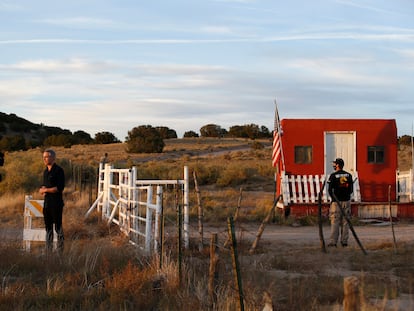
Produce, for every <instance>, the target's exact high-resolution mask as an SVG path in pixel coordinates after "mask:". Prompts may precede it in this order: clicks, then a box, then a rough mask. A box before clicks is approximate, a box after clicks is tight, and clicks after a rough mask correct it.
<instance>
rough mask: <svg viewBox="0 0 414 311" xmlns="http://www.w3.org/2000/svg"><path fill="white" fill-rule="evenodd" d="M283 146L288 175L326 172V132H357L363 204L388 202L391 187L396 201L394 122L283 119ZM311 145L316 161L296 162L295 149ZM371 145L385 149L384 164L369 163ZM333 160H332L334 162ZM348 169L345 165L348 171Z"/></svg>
mask: <svg viewBox="0 0 414 311" xmlns="http://www.w3.org/2000/svg"><path fill="white" fill-rule="evenodd" d="M281 126H282V129H283V136H282V146H283V153H284V160H285V167H286V172H287V173H288V174H293V175H304V174H312V175H315V174H323V173H324V150H325V149H324V132H327V131H354V132H356V168H357V171H358V174H359V183H360V188H361V198H362V201H364V202H386V201H388V187H389V185H390V186H391V198H392V200H395V197H396V192H395V184H396V170H397V165H398V162H397V127H396V123H395V120H378V119H373V120H371V119H283V120H282V121H281ZM307 145H311V146H312V147H313V148H312V151H313V155H312V159H313V162H312V163H311V164H296V163H295V154H294V149H295V146H307ZM368 146H384V148H385V161H384V163H382V164H370V163H368V151H367V148H368ZM332 160H333V159H332ZM344 169H345V170H346V163H345V168H344Z"/></svg>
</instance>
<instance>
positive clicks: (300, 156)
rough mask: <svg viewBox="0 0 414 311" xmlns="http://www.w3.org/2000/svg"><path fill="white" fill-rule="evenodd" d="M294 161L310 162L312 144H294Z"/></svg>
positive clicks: (300, 162)
mask: <svg viewBox="0 0 414 311" xmlns="http://www.w3.org/2000/svg"><path fill="white" fill-rule="evenodd" d="M295 163H296V164H311V163H312V146H295Z"/></svg>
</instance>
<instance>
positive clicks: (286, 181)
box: [280, 172, 361, 206]
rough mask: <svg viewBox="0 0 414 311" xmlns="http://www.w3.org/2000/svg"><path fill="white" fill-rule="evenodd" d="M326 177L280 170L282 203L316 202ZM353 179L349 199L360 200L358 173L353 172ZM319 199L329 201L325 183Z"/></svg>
mask: <svg viewBox="0 0 414 311" xmlns="http://www.w3.org/2000/svg"><path fill="white" fill-rule="evenodd" d="M327 178H328V176H325V175H286V173H285V172H282V174H281V177H280V179H281V180H280V185H281V194H282V197H283V203H284V205H285V206H287V205H289V204H291V203H298V204H301V203H317V202H318V196H319V193H320V191H321V189H322V187H323V185H324V183H325V181H327ZM353 179H354V193H353V194H352V197H351V200H353V201H354V202H360V201H361V193H360V188H359V179H358V173H355V175H354V176H353ZM321 201H322V203H329V202H330V197H329V193H328V187H327V185H325V186H324V187H323V192H322V196H321Z"/></svg>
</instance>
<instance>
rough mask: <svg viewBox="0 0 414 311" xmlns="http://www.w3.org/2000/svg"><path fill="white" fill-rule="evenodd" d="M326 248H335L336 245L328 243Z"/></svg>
mask: <svg viewBox="0 0 414 311" xmlns="http://www.w3.org/2000/svg"><path fill="white" fill-rule="evenodd" d="M328 247H336V244H335V243H329V244H328Z"/></svg>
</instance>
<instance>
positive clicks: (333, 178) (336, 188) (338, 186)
mask: <svg viewBox="0 0 414 311" xmlns="http://www.w3.org/2000/svg"><path fill="white" fill-rule="evenodd" d="M344 164H345V163H344V160H343V159H341V158H337V159H336V160H335V161H333V168H334V170H335V172H333V173H332V174H331V175H330V176H329V179H328V192H329V195H330V196H331V198H332V203H331V206H330V209H329V218H330V220H331V237H330V242H329V244H328V246H330V247H336V243H337V242H338V238H339V228H341V244H342V246H343V247H346V246H348V237H349V225H348V222H347V221H346V220H345V219H343V215H342V212H341V208H342V210H343V212H344V214H345V215H346V217H349V216H350V215H351V194H352V192H353V191H354V184H353V181H352V175H351V174H350V173H348V172H346V171H344V170H343V168H344ZM335 198H336V199H337V200H338V202H337V201H336V200H335ZM339 205H340V206H339Z"/></svg>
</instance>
